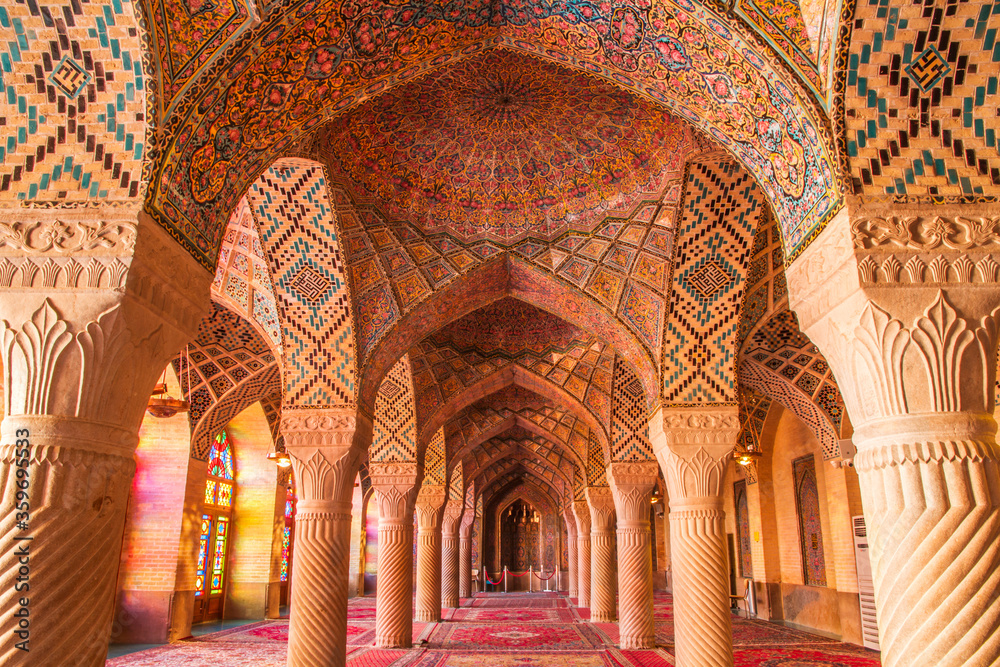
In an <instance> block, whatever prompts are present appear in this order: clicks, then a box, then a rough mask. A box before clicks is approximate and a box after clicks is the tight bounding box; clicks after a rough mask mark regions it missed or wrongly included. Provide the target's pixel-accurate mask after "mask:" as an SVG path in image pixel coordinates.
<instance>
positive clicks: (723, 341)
mask: <svg viewBox="0 0 1000 667" xmlns="http://www.w3.org/2000/svg"><path fill="white" fill-rule="evenodd" d="M765 208H766V204H765V202H764V197H763V193H761V192H760V190H759V189H758V188H757V186H756V184H755V183H754V181H753V179H752V178H751V176H750V174H749V172H747V171H745V170H744V169H742V168H741V167H740V166H739V165H737V164H736V163H734V162H729V161H727V160H726V159H724V158H716V159H710V158H706V159H705V160H704V161H700V162H692V163H691V164H690V165H689V172H688V175H687V180H686V184H685V189H684V199H683V204H682V210H681V211H680V214H679V219H678V228H677V241H676V243H677V247H676V259H675V260H674V268H673V295H672V298H671V305H670V312H669V315H668V317H667V322H666V325H665V333H664V336H663V368H662V373H663V400H664V402H665V403H668V404H688V403H734V402H735V401H736V387H735V381H734V379H735V378H734V376H735V366H736V353H737V351H738V348H737V344H736V335H737V329H738V324H739V310H740V302H741V301H742V299H743V291H744V286H745V274H746V271H747V265H748V263H749V260H750V254H751V243H752V241H753V234H754V231H755V229H756V228H757V225H758V222H759V220H760V218H761V215H762V212H763V210H764V209H765Z"/></svg>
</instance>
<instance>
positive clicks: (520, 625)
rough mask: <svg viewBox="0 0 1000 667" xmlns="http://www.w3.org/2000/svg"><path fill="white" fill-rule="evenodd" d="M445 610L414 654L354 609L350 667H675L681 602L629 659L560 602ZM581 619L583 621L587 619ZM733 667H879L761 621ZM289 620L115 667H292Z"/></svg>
mask: <svg viewBox="0 0 1000 667" xmlns="http://www.w3.org/2000/svg"><path fill="white" fill-rule="evenodd" d="M465 602H470V603H471V605H470V606H463V607H461V608H459V609H449V610H446V611H447V613H446V614H445V618H447V619H452V620H448V621H445V622H442V623H435V624H427V623H414V624H413V639H414V642H417V640H418V639H419V638H420V637H421V636H424V637H426V638H427V643H425V644H423V645H417V646H415V648H413V649H392V650H386V649H376V648H374V647H373V646H372V643H373V642H374V639H375V600H374V598H355V599H352V600H351V602H350V604H349V605H348V629H347V634H348V637H347V665H348V667H670V666H671V665H673V664H674V661H673V657H672V653H673V641H674V635H673V632H674V629H673V609H672V604H673V600H672V599H671V597H670V596H669V595H665V594H657V595H656V596H655V597H654V602H653V610H654V616H655V618H656V637H657V643H658V645H659V648H657V649H655V650H648V651H622V650H621V649H619V648H617V647H616V646H615V644H616V643H617V642H618V625H617V624H616V623H589V622H586V620H584V619H585V618H586V617H587V616H588V614H586V611H587V610H585V609H584V610H580V609H577V608H569V606H568V604H567V598H566V597H565V596H561V597H557V596H556V595H554V594H544V593H535V594H527V593H520V594H510V595H509V596H507V597H504V596H503V595H502V594H495V595H479V596H476V597H475V598H474V599H472V600H468V601H465ZM581 612H582V613H581ZM733 645H734V649H735V651H734V653H735V667H878V665H880V664H881V663H880V662H879V657H878V654H877V653H875V652H873V651H868V650H865V649H863V648H861V647H858V646H853V645H850V644H842V643H840V642H836V641H833V640H831V639H827V638H825V637H820V636H818V635H813V634H809V633H807V632H802V631H800V630H793V629H791V628H786V627H784V626H781V625H776V624H773V623H766V622H763V621H756V620H747V619H744V618H736V617H734V618H733ZM287 648H288V620H287V619H279V620H273V621H261V622H258V623H250V624H248V625H244V626H241V627H239V628H233V629H231V630H225V631H223V632H217V633H214V634H211V635H206V636H203V637H198V638H196V639H191V640H187V641H181V642H176V643H174V644H170V645H167V646H161V647H159V648H154V649H150V650H147V651H140V652H137V653H132V654H130V655H126V656H123V657H121V658H115V659H113V660H109V661H108V663H107V664H108V665H109V667H204V666H206V665H208V666H210V667H284V665H285V662H286V652H287Z"/></svg>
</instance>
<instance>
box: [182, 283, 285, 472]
mask: <svg viewBox="0 0 1000 667" xmlns="http://www.w3.org/2000/svg"><path fill="white" fill-rule="evenodd" d="M189 359H190V365H189V364H188V360H189ZM173 366H174V371H175V372H176V373H177V376H178V378H179V379H180V384H181V391H182V393H183V394H184V396H185V398H186V399H187V400H188V402H189V403H190V408H189V411H188V419H189V421H190V424H191V434H192V441H191V447H192V456H194V457H195V458H199V459H202V460H207V458H206V457H207V456H208V452H209V449H210V448H211V445H212V442H214V438H215V436H216V435H217V434H218V433H219V431H220V430H221V429H223V428H224V427H225V426H226V424H228V423H229V421H230V420H232V418H233V417H235V416H236V415H237V414H239V413H240V412H241V411H242V410H243V409H245V408H246V407H247V406H249V405H252V404H253V403H255V402H256V401H259V400H261V399H263V398H265V397H266V396H269V395H272V394H274V393H276V392H279V391H280V389H281V377H280V372H279V370H278V365H277V363H276V360H275V356H274V353H273V352H272V351H271V348H270V346H269V345H268V344H267V343H266V342H265V341H264V338H263V337H262V336H261V334H260V332H259V331H258V330H257V329H256V328H255V327H254V326H253V325H252V324H251V323H250V322H248V321H247V320H246V319H244V318H243V317H240V316H239V315H238V314H236V313H234V312H233V311H231V310H228V309H226V308H224V307H223V306H220V305H219V304H218V303H215V302H213V303H212V308H211V310H210V311H209V314H208V315H207V316H206V317H205V318H204V319H203V320H202V321H201V325H200V327H199V330H198V335H197V336H196V337H195V340H194V341H193V342H192V343H190V344H189V345H188V346H187V347H186V349H185V350H184V351H182V352H181V353H180V354H179V355H178V356H177V357H176V358H175V359H174V361H173ZM234 410H235V412H234Z"/></svg>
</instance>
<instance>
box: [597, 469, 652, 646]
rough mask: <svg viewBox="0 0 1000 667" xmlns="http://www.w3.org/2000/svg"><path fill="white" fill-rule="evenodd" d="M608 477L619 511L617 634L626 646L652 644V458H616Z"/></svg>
mask: <svg viewBox="0 0 1000 667" xmlns="http://www.w3.org/2000/svg"><path fill="white" fill-rule="evenodd" d="M608 481H609V482H610V483H611V492H612V496H613V497H614V501H615V510H616V511H617V514H618V531H617V532H618V634H619V645H620V646H621V647H622V648H623V649H642V648H653V647H655V646H656V636H655V630H654V627H653V553H652V551H651V549H650V532H649V507H650V502H649V500H650V498H651V497H652V494H653V486H654V485H655V484H656V464H655V463H653V462H652V461H641V462H628V463H626V462H614V463H612V464H611V465H610V466H608Z"/></svg>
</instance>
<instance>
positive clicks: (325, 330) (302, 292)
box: [247, 159, 355, 405]
mask: <svg viewBox="0 0 1000 667" xmlns="http://www.w3.org/2000/svg"><path fill="white" fill-rule="evenodd" d="M247 197H248V199H249V201H250V205H251V208H252V210H253V213H254V216H255V217H256V219H257V222H258V231H259V233H260V242H261V244H262V245H263V247H264V255H265V257H267V260H268V264H269V268H270V273H271V275H272V276H273V279H274V287H275V296H276V297H277V300H278V304H279V312H280V314H281V318H282V320H281V327H282V332H283V334H284V348H285V349H284V362H285V363H284V365H285V369H284V371H285V398H284V400H285V405H353V404H354V400H355V354H354V333H353V327H352V322H351V308H350V291H349V289H348V285H347V280H346V278H345V271H344V263H343V260H342V258H341V254H340V243H339V242H338V238H337V225H336V217H335V216H334V214H333V210H332V206H331V205H330V200H329V198H328V194H327V189H326V179H325V177H324V175H323V168H322V167H321V166H320V165H319V164H317V163H315V162H309V161H306V160H295V159H283V160H280V161H279V162H276V163H274V164H273V165H272V166H271V167H269V168H268V169H267V170H265V172H264V173H263V174H262V175H261V177H260V178H259V179H258V180H257V181H256V182H255V183H254V184H253V186H252V187H251V189H250V191H249V193H248V195H247Z"/></svg>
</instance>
